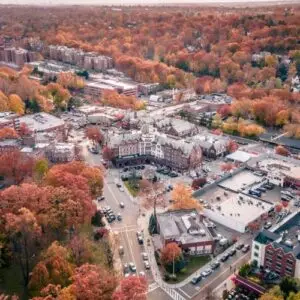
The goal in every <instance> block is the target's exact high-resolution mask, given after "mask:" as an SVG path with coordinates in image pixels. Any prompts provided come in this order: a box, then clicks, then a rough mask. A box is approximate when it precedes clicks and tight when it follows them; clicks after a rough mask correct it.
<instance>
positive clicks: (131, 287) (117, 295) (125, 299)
mask: <svg viewBox="0 0 300 300" xmlns="http://www.w3.org/2000/svg"><path fill="white" fill-rule="evenodd" d="M112 299H113V300H146V299H147V280H146V278H145V277H143V276H139V277H137V276H135V277H133V276H130V277H128V278H124V279H122V280H121V282H120V285H119V287H118V288H117V290H116V291H115V292H114V294H113V298H112Z"/></svg>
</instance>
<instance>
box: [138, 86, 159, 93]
mask: <svg viewBox="0 0 300 300" xmlns="http://www.w3.org/2000/svg"><path fill="white" fill-rule="evenodd" d="M158 90H159V83H140V84H139V85H138V92H139V93H140V94H141V95H144V96H149V95H151V94H155V93H156V92H157V91H158Z"/></svg>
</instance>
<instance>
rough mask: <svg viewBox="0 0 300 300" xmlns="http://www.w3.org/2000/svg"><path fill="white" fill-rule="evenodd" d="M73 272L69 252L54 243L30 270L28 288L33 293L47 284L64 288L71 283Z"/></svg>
mask: <svg viewBox="0 0 300 300" xmlns="http://www.w3.org/2000/svg"><path fill="white" fill-rule="evenodd" d="M73 272H74V267H73V265H72V263H71V255H70V252H69V250H68V249H67V248H65V247H63V246H61V245H60V244H59V243H58V242H57V241H55V242H53V243H52V244H51V245H50V246H49V247H48V249H47V250H45V252H44V253H43V254H42V255H41V260H40V261H39V262H38V264H37V265H36V266H35V267H34V269H33V270H32V274H31V278H30V283H29V286H30V288H31V289H33V290H35V291H40V290H41V289H43V288H45V287H46V286H47V285H48V284H53V285H60V286H61V287H66V286H68V285H69V284H70V283H71V281H70V278H71V276H72V275H73Z"/></svg>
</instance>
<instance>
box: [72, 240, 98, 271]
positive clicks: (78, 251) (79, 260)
mask: <svg viewBox="0 0 300 300" xmlns="http://www.w3.org/2000/svg"><path fill="white" fill-rule="evenodd" d="M68 248H69V249H70V252H71V255H72V258H73V260H74V262H75V264H76V266H80V265H82V264H84V263H90V262H91V260H92V252H91V245H90V241H89V240H88V239H87V238H85V237H81V236H79V235H75V236H74V237H73V238H72V240H71V241H70V242H69V244H68Z"/></svg>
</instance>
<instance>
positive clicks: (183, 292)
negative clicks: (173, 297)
mask: <svg viewBox="0 0 300 300" xmlns="http://www.w3.org/2000/svg"><path fill="white" fill-rule="evenodd" d="M178 290H179V291H180V292H181V293H182V294H184V295H186V296H187V297H188V298H189V299H191V298H192V297H191V296H190V295H189V294H187V293H186V292H185V291H183V290H182V289H181V288H178Z"/></svg>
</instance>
